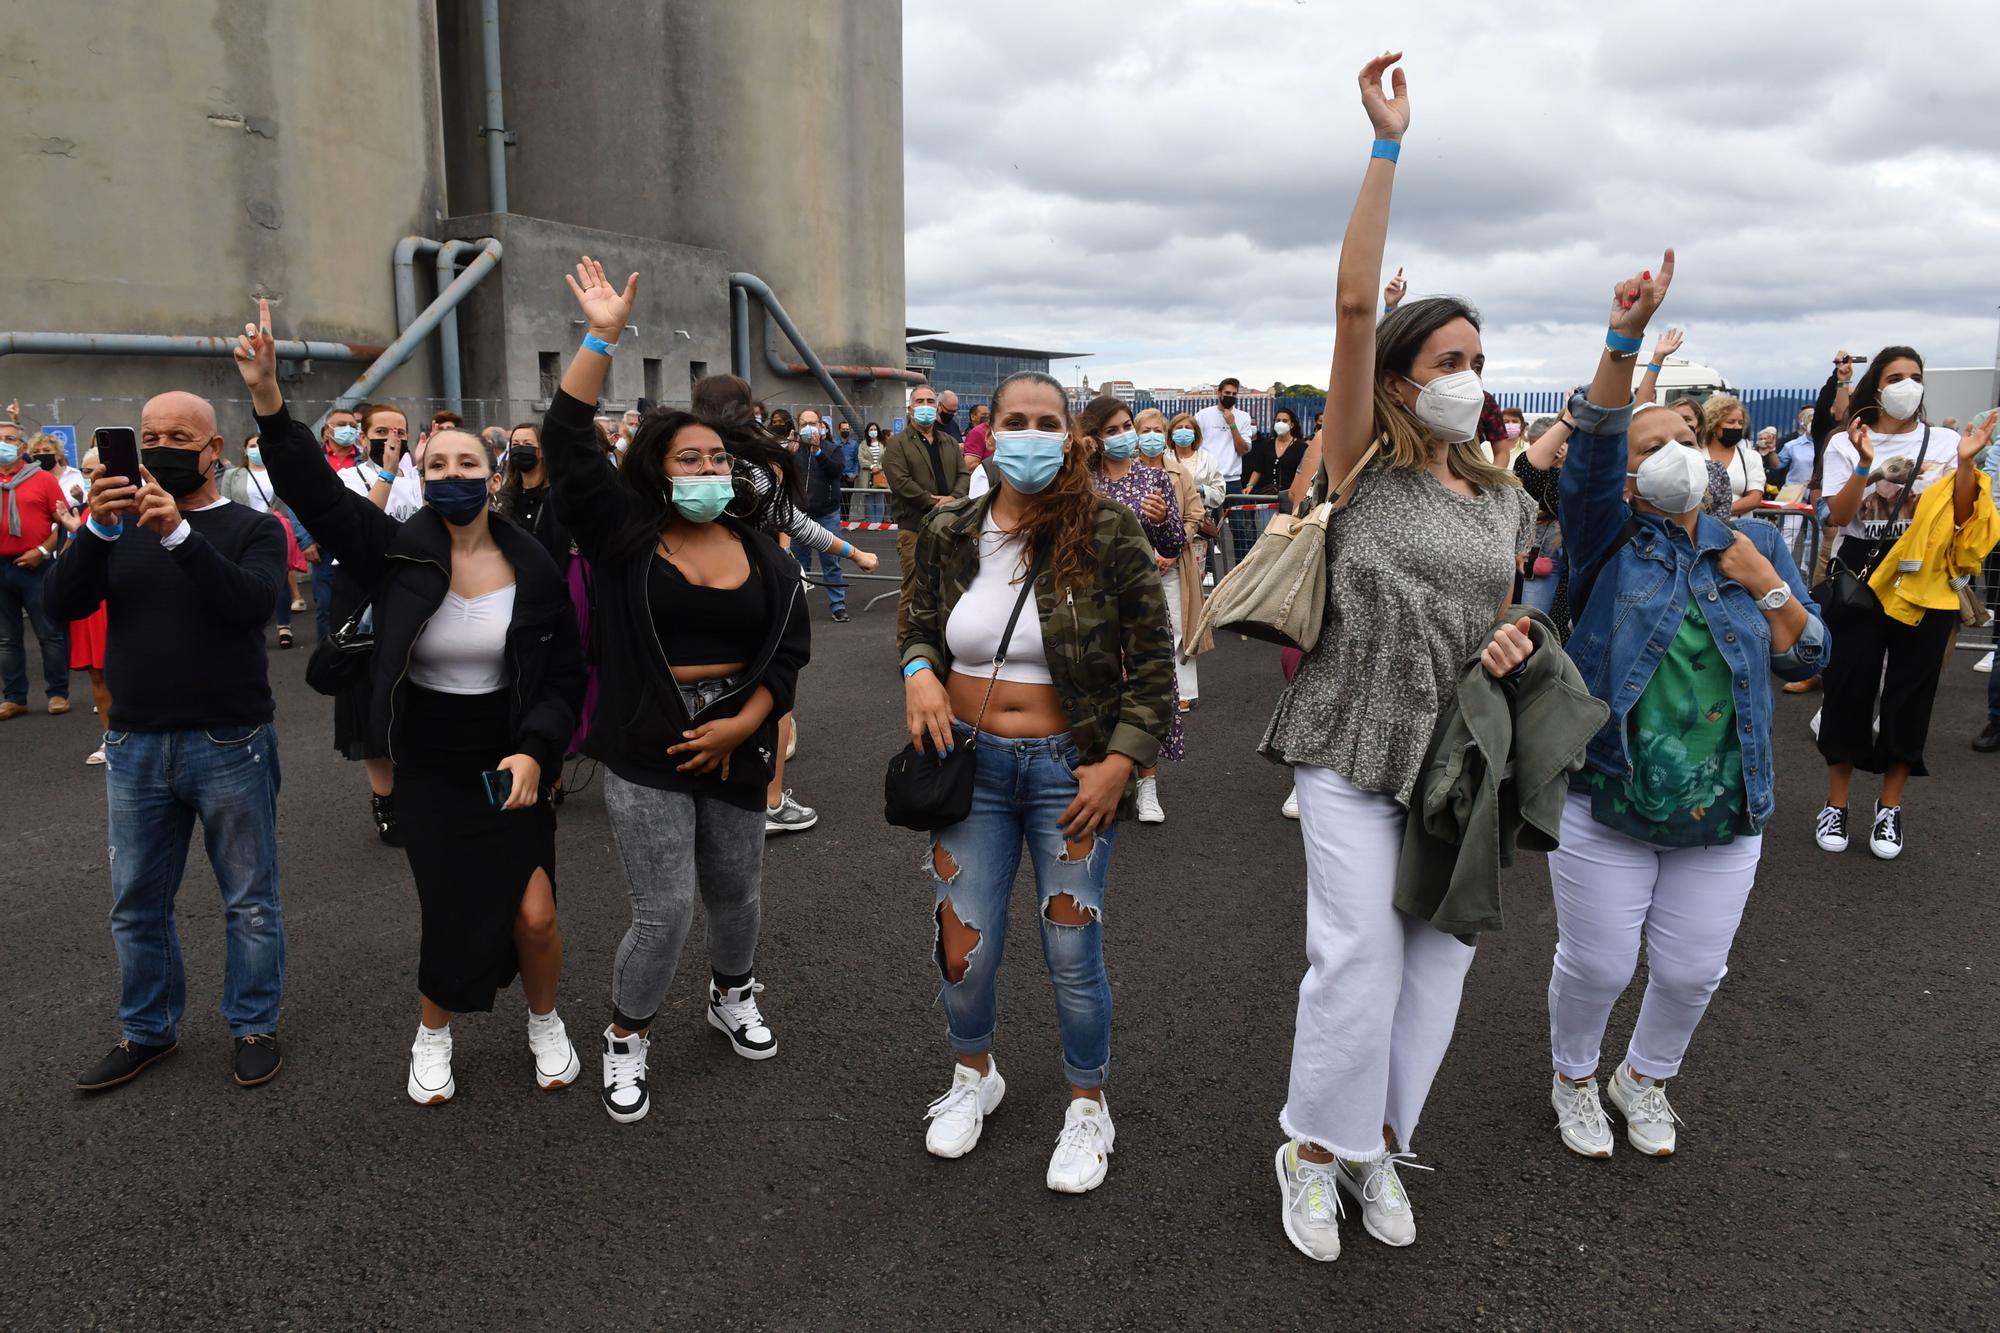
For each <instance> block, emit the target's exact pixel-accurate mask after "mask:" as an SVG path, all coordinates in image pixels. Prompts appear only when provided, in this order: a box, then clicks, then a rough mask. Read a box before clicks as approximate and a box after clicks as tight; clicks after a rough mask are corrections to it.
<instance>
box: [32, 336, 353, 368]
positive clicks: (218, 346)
mask: <svg viewBox="0 0 2000 1333" xmlns="http://www.w3.org/2000/svg"><path fill="white" fill-rule="evenodd" d="M277 349H278V359H279V360H280V361H370V360H373V359H375V358H376V357H379V356H381V355H382V354H383V352H384V351H385V350H386V349H384V348H382V347H379V346H374V345H372V344H369V343H336V342H314V341H300V340H298V339H293V338H286V339H283V340H281V341H279V342H278V343H277ZM15 353H22V354H26V355H32V356H234V355H235V354H236V339H235V337H234V336H233V335H232V336H229V337H209V336H204V335H199V334H190V335H186V336H182V335H178V334H167V333H0V356H9V355H13V354H15Z"/></svg>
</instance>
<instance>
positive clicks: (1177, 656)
mask: <svg viewBox="0 0 2000 1333" xmlns="http://www.w3.org/2000/svg"><path fill="white" fill-rule="evenodd" d="M1160 585H1161V586H1162V587H1163V588H1165V589H1166V593H1167V615H1168V617H1170V618H1171V619H1172V620H1173V622H1174V676H1175V678H1176V679H1177V680H1178V681H1179V682H1180V687H1181V698H1183V699H1199V698H1200V697H1201V678H1200V677H1199V676H1197V675H1196V674H1195V669H1194V659H1193V658H1191V657H1188V658H1184V657H1182V656H1181V637H1182V636H1183V635H1185V634H1186V633H1187V626H1186V625H1183V624H1182V623H1181V572H1180V570H1179V569H1175V570H1174V571H1173V572H1172V573H1169V574H1165V575H1163V576H1161V578H1160Z"/></svg>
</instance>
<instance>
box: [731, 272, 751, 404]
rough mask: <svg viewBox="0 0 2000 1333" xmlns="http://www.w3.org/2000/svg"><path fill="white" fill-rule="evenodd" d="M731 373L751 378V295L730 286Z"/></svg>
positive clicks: (739, 376)
mask: <svg viewBox="0 0 2000 1333" xmlns="http://www.w3.org/2000/svg"><path fill="white" fill-rule="evenodd" d="M729 373H730V374H732V375H735V376H736V377H737V378H739V379H744V380H747V379H749V378H750V293H749V292H747V291H745V290H743V288H741V287H739V286H737V285H736V284H735V283H733V282H732V283H730V284H729Z"/></svg>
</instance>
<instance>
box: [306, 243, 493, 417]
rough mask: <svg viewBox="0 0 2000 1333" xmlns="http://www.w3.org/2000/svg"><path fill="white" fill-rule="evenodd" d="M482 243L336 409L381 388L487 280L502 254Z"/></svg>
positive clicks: (491, 245)
mask: <svg viewBox="0 0 2000 1333" xmlns="http://www.w3.org/2000/svg"><path fill="white" fill-rule="evenodd" d="M480 244H481V245H482V246H483V247H484V248H483V249H482V250H481V251H480V252H479V254H478V255H477V256H476V257H475V258H474V259H473V261H472V262H471V263H470V264H467V265H466V266H465V272H463V273H461V274H459V275H458V276H457V277H456V278H454V279H452V281H451V284H450V285H449V286H447V287H446V288H445V289H444V290H443V291H441V292H439V293H438V294H437V299H436V300H434V301H432V302H431V303H430V304H429V305H428V306H425V307H424V311H423V313H422V314H420V315H418V316H417V317H416V318H415V319H414V320H412V321H411V322H410V326H409V327H408V328H406V329H404V330H403V331H402V333H401V334H399V335H397V338H396V341H395V342H393V343H390V344H389V345H388V346H387V347H386V348H384V349H383V350H382V354H381V355H380V356H378V357H376V358H375V361H374V364H372V365H370V366H369V367H368V369H367V370H365V371H363V372H362V373H361V378H360V379H357V380H356V381H354V383H353V384H351V385H349V386H348V388H347V392H345V393H343V394H341V395H340V397H339V398H337V399H335V400H334V406H335V407H343V408H346V407H353V406H354V405H355V404H356V403H358V402H361V401H362V400H364V399H366V398H367V397H368V396H369V395H370V394H372V393H374V392H375V390H376V389H378V388H380V387H381V386H382V381H384V380H386V379H388V378H389V376H390V375H391V374H393V373H395V370H396V368H397V367H398V366H400V365H402V364H403V363H404V362H405V361H407V360H409V359H410V354H411V353H412V352H415V351H416V350H417V348H418V346H420V345H421V344H422V343H423V340H424V339H425V338H428V337H429V336H430V335H431V331H432V330H434V329H436V328H437V326H438V324H439V323H440V322H442V321H443V319H444V317H445V316H446V315H448V314H450V313H451V312H452V311H453V310H456V309H457V308H458V303H459V302H461V301H463V300H464V299H465V298H466V297H467V296H468V295H469V294H470V293H471V292H472V289H473V288H474V287H477V286H478V285H479V284H480V283H481V282H482V281H484V280H485V278H486V275H487V274H489V273H491V272H492V271H493V270H494V269H495V268H497V267H499V264H500V255H501V245H500V242H499V240H498V239H496V238H492V237H489V238H487V239H486V240H485V241H483V242H480ZM328 410H329V411H331V410H332V409H331V408H329V409H328ZM320 420H321V422H322V423H323V422H324V421H325V417H324V416H322V417H321V419H320ZM315 429H317V427H315Z"/></svg>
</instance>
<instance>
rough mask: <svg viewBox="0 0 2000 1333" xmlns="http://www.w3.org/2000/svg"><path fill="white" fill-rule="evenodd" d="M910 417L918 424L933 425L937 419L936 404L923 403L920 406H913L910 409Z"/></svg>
mask: <svg viewBox="0 0 2000 1333" xmlns="http://www.w3.org/2000/svg"><path fill="white" fill-rule="evenodd" d="M910 419H911V420H912V421H914V422H916V423H917V424H918V425H919V426H929V425H933V424H935V423H936V421H937V406H936V405H935V404H933V403H925V404H923V405H922V406H920V407H913V408H911V409H910Z"/></svg>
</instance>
